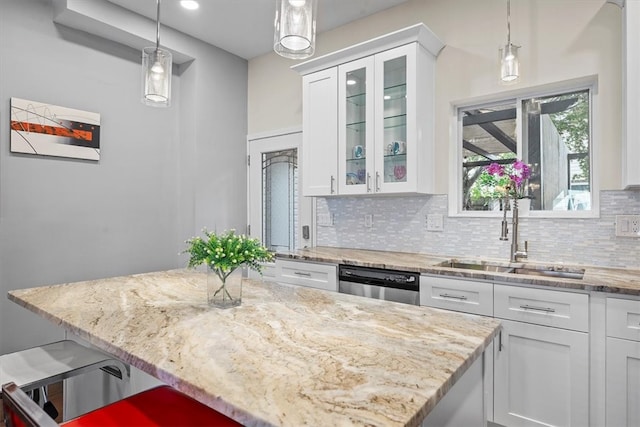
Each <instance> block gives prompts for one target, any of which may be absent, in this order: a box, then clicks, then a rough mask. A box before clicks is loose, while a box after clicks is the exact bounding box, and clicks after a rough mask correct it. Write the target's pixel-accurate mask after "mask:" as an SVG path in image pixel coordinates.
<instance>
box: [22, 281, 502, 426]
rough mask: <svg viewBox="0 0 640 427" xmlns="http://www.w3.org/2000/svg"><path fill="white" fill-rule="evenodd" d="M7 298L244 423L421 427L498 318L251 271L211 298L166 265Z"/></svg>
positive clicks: (482, 346)
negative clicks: (237, 301)
mask: <svg viewBox="0 0 640 427" xmlns="http://www.w3.org/2000/svg"><path fill="white" fill-rule="evenodd" d="M9 299H10V300H12V301H14V302H16V303H17V304H19V305H21V306H23V307H25V308H27V309H29V310H31V311H33V312H35V313H37V314H39V315H41V316H43V317H45V318H46V319H48V320H50V321H52V322H54V323H55V324H58V325H60V326H61V327H63V328H65V329H66V330H68V331H69V332H72V333H73V334H76V335H78V336H79V337H81V338H83V339H85V340H87V341H88V342H90V343H91V344H92V345H94V346H96V347H98V348H100V349H102V350H105V351H107V352H109V353H111V354H113V355H114V356H116V357H118V358H119V359H120V360H122V361H124V362H126V363H129V364H131V365H132V366H135V367H137V368H139V369H141V370H143V371H145V372H147V373H149V374H151V375H153V376H155V377H156V378H158V379H160V380H161V381H164V382H165V383H167V384H169V385H172V386H174V387H175V388H177V389H179V390H181V391H183V392H184V393H186V394H188V395H190V396H192V397H194V398H196V399H197V400H199V401H201V402H203V403H205V404H207V405H208V406H210V407H212V408H215V409H216V410H218V411H220V412H222V413H224V414H227V415H228V416H230V417H232V418H234V419H236V420H238V421H239V422H241V423H243V424H245V425H255V426H258V425H278V426H299V425H303V424H307V425H382V426H387V425H399V426H415V425H420V423H421V422H422V421H423V420H424V419H425V417H427V415H428V414H429V413H430V412H431V411H432V410H433V409H434V408H435V407H436V405H437V404H438V402H439V401H440V400H441V399H442V398H443V396H444V395H445V394H446V393H447V392H448V391H449V390H450V389H451V388H452V386H453V385H454V384H455V383H456V382H457V381H458V380H459V379H460V378H461V377H462V376H463V374H465V372H466V371H467V369H468V368H469V367H470V366H471V365H472V364H473V363H474V361H476V360H477V359H479V358H481V356H482V354H483V352H484V350H485V348H487V346H488V345H489V344H490V343H491V342H492V340H493V339H494V337H495V336H496V334H497V333H498V332H499V329H500V323H499V321H497V320H495V319H491V318H485V317H476V316H470V315H463V314H456V313H449V312H444V311H439V310H435V309H429V308H425V307H416V306H411V305H405V304H398V303H391V302H385V301H380V300H374V299H367V298H361V297H356V296H351V295H343V294H338V293H332V292H326V291H319V290H315V289H307V288H298V287H293V286H291V287H290V286H285V285H278V284H274V283H266V282H261V281H255V280H246V281H245V282H244V285H243V302H242V305H241V306H239V307H236V308H233V309H226V310H221V309H217V308H212V307H209V306H208V305H207V303H206V274H204V273H201V272H197V271H193V270H171V271H165V272H155V273H147V274H138V275H131V276H124V277H117V278H110V279H101V280H93V281H86V282H78V283H71V284H63V285H55V286H45V287H38V288H31V289H24V290H15V291H10V292H9Z"/></svg>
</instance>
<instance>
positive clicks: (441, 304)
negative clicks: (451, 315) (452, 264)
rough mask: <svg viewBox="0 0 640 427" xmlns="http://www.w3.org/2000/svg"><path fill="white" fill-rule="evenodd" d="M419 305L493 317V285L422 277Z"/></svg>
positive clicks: (438, 277)
mask: <svg viewBox="0 0 640 427" xmlns="http://www.w3.org/2000/svg"><path fill="white" fill-rule="evenodd" d="M420 305H426V306H428V307H436V308H444V309H446V310H455V311H462V312H465V313H471V314H480V315H483V316H493V284H492V283H487V282H475V281H473V280H461V279H449V278H444V277H442V276H424V275H423V276H420Z"/></svg>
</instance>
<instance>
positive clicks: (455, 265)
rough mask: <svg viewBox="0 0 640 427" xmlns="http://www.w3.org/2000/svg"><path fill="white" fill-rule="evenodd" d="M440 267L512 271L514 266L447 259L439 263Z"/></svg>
mask: <svg viewBox="0 0 640 427" xmlns="http://www.w3.org/2000/svg"><path fill="white" fill-rule="evenodd" d="M438 266H439V267H449V268H463V269H466V270H480V271H490V272H493V273H512V272H513V267H511V266H504V265H500V264H492V263H488V262H478V263H475V262H459V261H446V262H443V263H441V264H438Z"/></svg>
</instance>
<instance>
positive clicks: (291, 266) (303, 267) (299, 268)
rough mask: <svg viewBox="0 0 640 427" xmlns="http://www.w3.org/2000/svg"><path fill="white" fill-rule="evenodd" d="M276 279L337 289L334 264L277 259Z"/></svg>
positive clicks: (313, 286)
mask: <svg viewBox="0 0 640 427" xmlns="http://www.w3.org/2000/svg"><path fill="white" fill-rule="evenodd" d="M276 263H277V264H278V272H279V274H278V277H277V281H278V282H282V283H289V284H292V285H300V286H307V287H310V288H317V289H325V290H328V291H335V292H337V291H338V271H337V268H336V266H335V265H330V264H316V263H311V262H301V261H288V260H281V259H278V260H277V261H276Z"/></svg>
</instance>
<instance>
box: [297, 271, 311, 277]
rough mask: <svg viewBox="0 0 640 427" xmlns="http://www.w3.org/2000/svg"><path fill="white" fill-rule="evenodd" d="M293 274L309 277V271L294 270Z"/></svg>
mask: <svg viewBox="0 0 640 427" xmlns="http://www.w3.org/2000/svg"><path fill="white" fill-rule="evenodd" d="M293 274H295V275H297V276H305V277H311V273H308V272H306V271H294V272H293Z"/></svg>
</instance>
